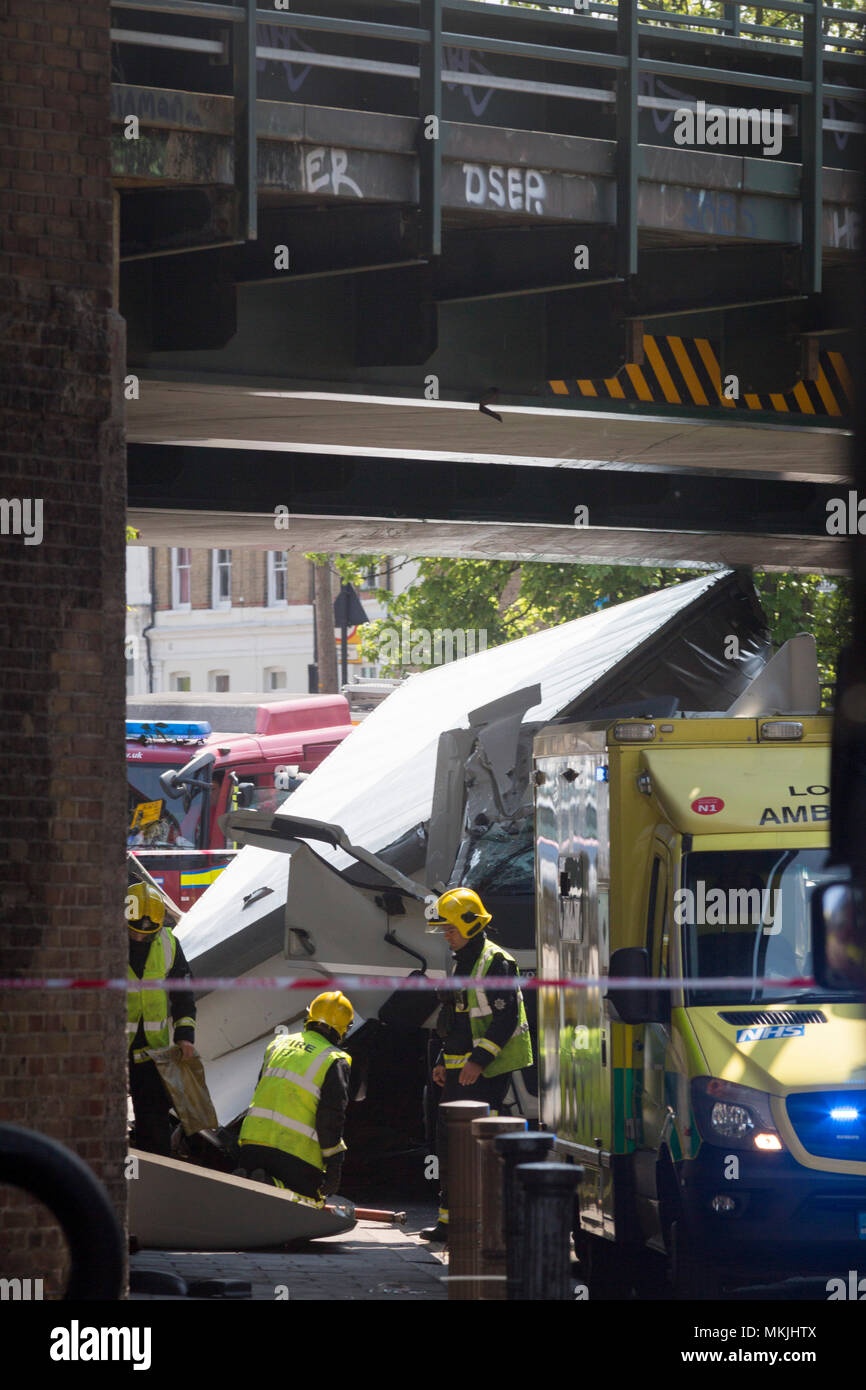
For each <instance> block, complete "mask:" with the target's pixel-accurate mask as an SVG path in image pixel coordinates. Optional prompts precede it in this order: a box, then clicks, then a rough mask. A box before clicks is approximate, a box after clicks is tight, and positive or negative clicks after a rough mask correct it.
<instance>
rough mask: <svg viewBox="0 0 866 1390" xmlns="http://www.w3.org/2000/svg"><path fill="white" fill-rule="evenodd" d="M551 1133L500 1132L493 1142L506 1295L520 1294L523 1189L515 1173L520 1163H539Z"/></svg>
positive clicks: (547, 1149)
mask: <svg viewBox="0 0 866 1390" xmlns="http://www.w3.org/2000/svg"><path fill="white" fill-rule="evenodd" d="M553 1140H554V1136H553V1135H552V1134H544V1133H540V1132H538V1131H533V1132H532V1133H530V1134H503V1135H501V1136H500V1137H499V1138H498V1139H496V1140H495V1141H494V1142H495V1144H496V1152H497V1153H498V1154H499V1155H500V1157H501V1159H502V1163H503V1167H504V1174H503V1192H504V1200H503V1215H504V1230H503V1238H504V1240H505V1273H506V1275H507V1276H508V1286H507V1287H508V1297H509V1298H510V1299H519V1298H522V1297H523V1293H522V1292H521V1290H522V1284H523V1268H522V1266H521V1263H520V1246H521V1241H522V1237H523V1188H522V1186H521V1185H520V1184H519V1183H518V1181H517V1177H516V1176H515V1173H516V1169H517V1165H518V1164H519V1163H539V1162H541V1161H542V1160H543V1159H544V1158H546V1156H547V1155H548V1154H549V1153H550V1150H551V1148H552V1147H553Z"/></svg>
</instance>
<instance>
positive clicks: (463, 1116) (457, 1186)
mask: <svg viewBox="0 0 866 1390" xmlns="http://www.w3.org/2000/svg"><path fill="white" fill-rule="evenodd" d="M489 1110H490V1106H489V1105H487V1104H486V1103H485V1102H484V1101H480V1100H449V1101H445V1102H444V1103H443V1104H440V1106H439V1113H440V1115H441V1117H442V1119H443V1121H444V1123H445V1143H446V1145H447V1170H446V1171H447V1174H448V1297H449V1299H452V1298H455V1299H464V1298H469V1297H471V1295H470V1292H469V1289H470V1279H471V1276H472V1275H474V1274H475V1273H476V1264H477V1258H478V1256H477V1252H478V1191H477V1174H476V1165H475V1141H474V1140H473V1138H472V1121H473V1120H480V1119H483V1117H484V1116H485V1115H487V1114H488V1113H489Z"/></svg>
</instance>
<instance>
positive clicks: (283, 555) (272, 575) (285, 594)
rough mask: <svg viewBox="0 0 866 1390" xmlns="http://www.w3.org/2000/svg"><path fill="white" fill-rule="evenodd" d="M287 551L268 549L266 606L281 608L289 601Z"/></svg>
mask: <svg viewBox="0 0 866 1390" xmlns="http://www.w3.org/2000/svg"><path fill="white" fill-rule="evenodd" d="M288 560H289V557H288V552H287V551H285V550H269V551H268V607H269V608H283V607H285V605H286V604H287V603H288V601H289V590H288V573H287V572H288Z"/></svg>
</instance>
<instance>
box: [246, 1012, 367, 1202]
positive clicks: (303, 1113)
mask: <svg viewBox="0 0 866 1390" xmlns="http://www.w3.org/2000/svg"><path fill="white" fill-rule="evenodd" d="M354 1016H355V1011H354V1009H353V1008H352V1005H351V1004H350V1003H349V1000H348V999H347V998H346V996H345V994H340V993H339V991H332V992H331V993H328V994H320V995H318V996H317V997H316V998H315V999H314V1000H313V1001H312V1003H311V1004H310V1006H309V1008H308V1009H307V1017H306V1022H305V1025H304V1030H303V1032H301V1033H278V1034H277V1036H276V1037H275V1038H273V1039H272V1040H271V1042H269V1043H268V1045H267V1047H266V1048H265V1056H264V1061H263V1062H262V1069H261V1071H260V1072H259V1079H258V1083H257V1085H256V1089H255V1094H254V1095H253V1099H252V1103H251V1105H250V1108H249V1110H248V1111H247V1113H246V1117H245V1119H244V1122H243V1124H242V1125H241V1132H240V1137H239V1140H238V1148H239V1152H240V1156H241V1162H242V1164H243V1168H237V1169H235V1173H236V1175H238V1176H240V1177H251V1178H254V1179H257V1180H260V1181H261V1180H265V1181H267V1180H268V1179H270V1181H271V1183H272V1184H273V1185H274V1186H275V1187H283V1188H288V1189H289V1190H290V1192H291V1193H292V1195H293V1196H294V1197H296V1198H297V1199H299V1200H301V1201H304V1200H306V1201H309V1202H313V1203H314V1204H315V1205H318V1206H320V1205H321V1204H322V1201H323V1199H324V1197H326V1196H329V1195H330V1194H331V1193H334V1192H336V1191H337V1190H338V1189H339V1186H340V1177H341V1174H342V1168H343V1154H344V1153H345V1151H346V1145H345V1143H344V1142H343V1124H344V1121H345V1118H346V1107H347V1105H348V1103H349V1068H350V1067H351V1065H352V1059H351V1057H350V1056H349V1054H348V1053H347V1052H343V1051H342V1049H341V1048H340V1046H339V1044H340V1043H341V1042H342V1040H343V1038H344V1037H345V1034H346V1032H347V1031H348V1029H349V1028H350V1027H351V1025H352V1019H353V1018H354Z"/></svg>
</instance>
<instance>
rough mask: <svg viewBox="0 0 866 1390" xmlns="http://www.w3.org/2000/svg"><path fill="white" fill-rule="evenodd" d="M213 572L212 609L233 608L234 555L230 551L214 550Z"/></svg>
mask: <svg viewBox="0 0 866 1390" xmlns="http://www.w3.org/2000/svg"><path fill="white" fill-rule="evenodd" d="M211 554H212V556H213V571H212V575H211V594H212V595H213V598H212V601H211V607H212V608H231V606H232V553H231V551H230V550H213V551H211Z"/></svg>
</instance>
